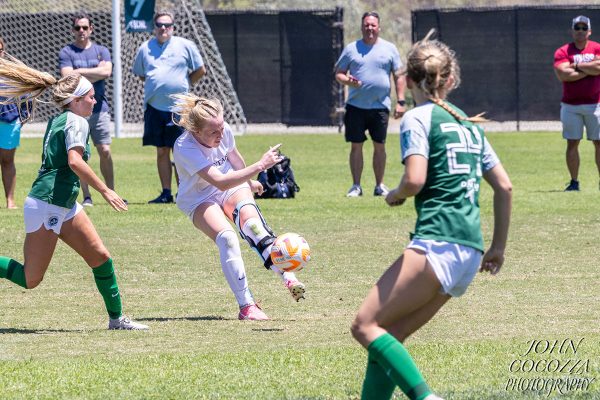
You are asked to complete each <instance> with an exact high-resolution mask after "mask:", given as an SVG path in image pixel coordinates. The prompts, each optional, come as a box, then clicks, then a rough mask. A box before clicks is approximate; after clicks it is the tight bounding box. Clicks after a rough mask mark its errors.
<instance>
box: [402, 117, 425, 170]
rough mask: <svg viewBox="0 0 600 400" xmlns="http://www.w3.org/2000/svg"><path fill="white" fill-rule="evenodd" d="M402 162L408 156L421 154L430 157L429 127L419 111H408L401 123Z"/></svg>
mask: <svg viewBox="0 0 600 400" xmlns="http://www.w3.org/2000/svg"><path fill="white" fill-rule="evenodd" d="M400 148H401V150H402V162H404V160H405V159H406V157H408V156H412V155H413V154H420V155H422V156H423V157H425V158H427V159H429V127H428V126H426V122H425V121H422V120H421V119H419V118H418V114H417V113H410V112H409V113H407V114H406V115H405V116H404V118H402V123H401V124H400Z"/></svg>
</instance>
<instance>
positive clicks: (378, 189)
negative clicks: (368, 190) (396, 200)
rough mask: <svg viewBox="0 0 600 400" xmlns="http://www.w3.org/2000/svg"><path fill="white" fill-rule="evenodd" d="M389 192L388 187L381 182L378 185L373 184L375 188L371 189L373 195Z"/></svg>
mask: <svg viewBox="0 0 600 400" xmlns="http://www.w3.org/2000/svg"><path fill="white" fill-rule="evenodd" d="M389 192H390V189H388V188H387V186H385V185H384V184H383V183H382V184H381V185H379V186H375V190H373V196H387V194H388V193H389Z"/></svg>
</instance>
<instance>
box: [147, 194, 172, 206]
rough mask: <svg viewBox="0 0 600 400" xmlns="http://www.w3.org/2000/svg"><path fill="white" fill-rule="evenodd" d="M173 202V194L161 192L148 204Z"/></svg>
mask: <svg viewBox="0 0 600 400" xmlns="http://www.w3.org/2000/svg"><path fill="white" fill-rule="evenodd" d="M172 202H173V196H172V195H170V194H169V195H165V194H163V193H161V194H160V196H158V197H157V198H155V199H153V200H150V201H149V202H148V204H169V203H172Z"/></svg>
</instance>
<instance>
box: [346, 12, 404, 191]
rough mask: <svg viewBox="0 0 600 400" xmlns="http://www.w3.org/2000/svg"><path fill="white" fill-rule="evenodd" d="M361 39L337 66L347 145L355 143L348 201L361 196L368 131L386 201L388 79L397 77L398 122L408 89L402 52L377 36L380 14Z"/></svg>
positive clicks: (368, 21) (368, 20)
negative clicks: (343, 99) (344, 90)
mask: <svg viewBox="0 0 600 400" xmlns="http://www.w3.org/2000/svg"><path fill="white" fill-rule="evenodd" d="M361 30H362V36H363V37H362V39H361V40H357V41H356V42H352V43H350V44H349V45H348V46H346V48H345V49H344V51H343V52H342V54H341V55H340V58H339V60H338V61H337V63H336V72H335V79H336V80H337V81H338V82H339V83H341V84H342V85H346V86H348V88H349V89H348V98H347V99H346V115H345V117H344V125H345V127H346V142H350V143H351V149H350V172H351V173H352V181H353V182H352V183H353V184H352V187H351V188H350V190H349V191H348V194H347V196H348V197H358V196H362V193H363V190H362V187H361V186H360V179H361V176H362V170H363V154H362V148H363V143H364V142H365V141H366V140H367V136H366V135H365V131H369V134H370V135H371V140H373V172H374V173H375V189H374V190H373V195H375V196H386V195H387V193H388V189H387V187H386V186H385V185H384V184H383V175H384V173H385V161H386V153H385V138H386V136H387V127H388V119H389V114H390V108H391V99H390V89H391V85H390V74H392V75H393V78H394V84H395V86H396V97H397V99H398V103H397V104H396V106H395V109H394V118H400V117H401V116H402V115H403V114H404V112H405V111H406V107H405V106H406V103H405V101H404V88H405V87H406V80H405V78H404V76H403V75H401V73H400V72H401V69H402V67H403V64H402V62H401V61H400V55H399V53H398V49H397V48H396V46H394V45H393V44H392V43H390V42H388V41H386V40H383V39H381V38H380V37H379V15H377V13H375V12H367V13H365V14H364V15H363V17H362V28H361Z"/></svg>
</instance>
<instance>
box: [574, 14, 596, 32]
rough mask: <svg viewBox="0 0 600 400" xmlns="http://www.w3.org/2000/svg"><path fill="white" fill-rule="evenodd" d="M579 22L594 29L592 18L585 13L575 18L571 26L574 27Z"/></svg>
mask: <svg viewBox="0 0 600 400" xmlns="http://www.w3.org/2000/svg"><path fill="white" fill-rule="evenodd" d="M577 24H585V25H586V26H587V27H588V29H592V24H591V22H590V19H589V18H588V17H585V16H583V15H580V16H578V17H575V18H573V24H572V25H571V28H573V29H574V28H575V25H577Z"/></svg>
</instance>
